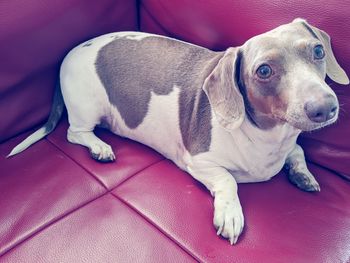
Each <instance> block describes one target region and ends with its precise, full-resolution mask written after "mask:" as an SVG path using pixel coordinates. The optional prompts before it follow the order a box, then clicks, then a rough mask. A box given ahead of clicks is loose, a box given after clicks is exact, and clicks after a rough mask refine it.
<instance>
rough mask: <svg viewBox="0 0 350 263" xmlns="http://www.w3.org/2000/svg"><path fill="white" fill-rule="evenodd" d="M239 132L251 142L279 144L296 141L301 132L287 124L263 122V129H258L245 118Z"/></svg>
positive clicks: (248, 118)
mask: <svg viewBox="0 0 350 263" xmlns="http://www.w3.org/2000/svg"><path fill="white" fill-rule="evenodd" d="M268 125H270V126H269V127H268ZM240 130H241V131H242V132H243V133H244V134H245V135H246V136H247V137H248V138H249V139H250V140H252V141H253V142H254V141H256V142H258V141H259V142H265V143H272V144H273V143H281V142H283V141H285V140H296V138H297V137H298V135H299V134H300V133H301V130H299V129H297V128H295V127H293V126H291V125H290V124H288V123H280V122H276V123H275V122H274V121H273V120H272V121H271V122H270V123H269V122H267V121H265V127H259V126H258V125H257V124H256V123H254V122H252V120H251V118H250V117H248V116H246V117H245V119H244V121H243V123H242V125H241V127H240Z"/></svg>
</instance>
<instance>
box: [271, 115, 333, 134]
mask: <svg viewBox="0 0 350 263" xmlns="http://www.w3.org/2000/svg"><path fill="white" fill-rule="evenodd" d="M274 118H276V119H278V120H279V121H282V122H286V123H289V124H290V125H291V126H293V127H294V128H296V129H299V130H301V131H309V132H310V131H315V130H319V129H322V128H324V127H326V126H329V125H332V124H334V123H335V122H336V121H337V120H338V113H337V114H336V115H335V116H334V117H333V118H332V119H330V120H327V121H324V122H313V121H311V120H309V119H308V118H307V117H306V116H304V115H303V114H288V115H285V116H281V115H274Z"/></svg>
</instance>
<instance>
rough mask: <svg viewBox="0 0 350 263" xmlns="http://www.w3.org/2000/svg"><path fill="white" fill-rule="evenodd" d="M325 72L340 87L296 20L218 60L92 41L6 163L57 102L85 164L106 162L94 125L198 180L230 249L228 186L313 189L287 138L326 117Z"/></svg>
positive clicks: (333, 116)
mask: <svg viewBox="0 0 350 263" xmlns="http://www.w3.org/2000/svg"><path fill="white" fill-rule="evenodd" d="M326 74H327V75H328V76H329V77H330V78H331V79H332V80H334V81H335V82H338V83H340V84H348V83H349V80H348V77H347V76H346V74H345V72H344V71H343V70H342V69H341V67H340V66H339V65H338V63H337V61H336V59H335V58H334V55H333V52H332V49H331V46H330V38H329V36H328V35H327V34H326V33H325V32H323V31H321V30H319V29H317V28H315V27H313V26H311V25H309V24H308V23H307V22H306V21H305V20H302V19H296V20H294V21H293V22H292V23H289V24H286V25H282V26H280V27H278V28H276V29H274V30H272V31H269V32H267V33H265V34H262V35H259V36H256V37H253V38H252V39H250V40H248V41H247V42H246V43H245V44H244V45H242V46H240V47H234V48H229V49H227V50H226V51H224V52H213V51H211V50H208V49H205V48H203V47H199V46H196V45H192V44H189V43H185V42H182V41H178V40H175V39H171V38H168V37H163V36H158V35H153V34H147V33H140V32H119V33H111V34H107V35H103V36H100V37H97V38H94V39H92V40H90V41H88V42H86V43H83V44H81V45H79V46H77V47H76V48H74V49H73V50H72V51H71V52H70V53H69V54H68V55H67V56H66V58H65V59H64V61H63V64H62V66H61V72H60V86H61V90H60V89H59V88H57V89H56V95H55V98H54V103H53V107H52V111H51V115H50V117H49V119H48V121H47V123H46V124H45V125H44V126H43V127H42V128H41V129H39V130H38V131H37V132H35V133H34V134H32V135H31V136H29V137H28V138H27V139H26V140H25V141H23V142H22V143H21V144H19V145H18V146H16V147H15V148H14V149H13V151H12V152H11V153H10V155H9V156H11V155H14V154H17V153H19V152H21V151H23V150H24V149H26V148H27V147H28V146H30V145H31V144H33V143H34V142H36V141H38V140H40V139H41V138H43V137H44V136H45V135H47V134H48V133H50V132H51V131H52V130H53V129H54V128H55V126H56V124H57V122H58V120H59V119H60V117H61V115H62V111H63V107H64V104H65V106H66V108H67V111H68V117H69V123H70V127H69V129H68V135H67V138H68V140H69V141H70V142H72V143H76V144H80V145H83V146H86V147H88V148H89V150H90V152H91V155H92V157H93V158H95V159H97V160H99V161H113V160H114V159H115V156H114V153H113V150H112V148H111V147H110V146H109V145H108V144H106V143H105V142H103V141H101V140H100V139H99V138H97V137H96V136H95V134H94V132H93V131H94V128H95V127H96V126H99V125H100V126H103V127H105V128H108V129H109V130H110V131H112V132H113V133H115V134H118V135H120V136H123V137H127V138H130V139H133V140H136V141H139V142H141V143H143V144H146V145H148V146H150V147H152V148H154V149H155V150H157V151H158V152H160V153H162V154H163V155H164V156H166V157H167V158H169V159H170V160H172V161H173V162H174V163H175V164H176V165H177V166H178V167H180V168H181V169H183V170H185V171H187V172H188V173H190V174H191V175H192V176H193V177H194V178H195V179H197V180H198V181H200V182H201V183H203V184H204V185H205V186H206V187H207V188H208V189H209V190H210V192H211V194H212V195H213V196H214V198H215V199H214V209H215V211H214V225H215V227H216V229H217V234H218V235H219V234H221V235H222V236H223V237H225V238H228V239H229V240H230V242H231V244H233V243H236V241H237V238H238V236H239V235H240V233H241V231H242V229H243V226H244V217H243V213H242V208H241V204H240V201H239V198H238V195H237V183H247V182H260V181H266V180H269V179H270V178H271V177H273V176H274V175H276V174H277V173H278V172H279V171H280V170H281V169H282V168H283V166H284V165H286V168H287V170H288V174H289V179H290V180H291V181H292V182H293V183H294V184H296V185H297V186H298V187H299V188H301V189H303V190H306V191H319V190H320V187H319V185H318V183H317V181H316V180H315V178H314V177H313V175H312V174H311V173H310V172H309V170H308V169H307V167H306V163H305V159H304V153H303V150H302V148H301V147H300V146H298V145H297V144H296V140H297V137H298V135H299V134H300V132H301V131H311V130H314V129H319V128H321V127H324V126H326V125H329V124H332V123H334V122H335V121H336V120H337V117H338V112H339V105H338V100H337V97H336V95H335V93H334V92H333V91H332V89H331V88H330V87H329V86H328V85H327V84H326V83H325V81H324V80H325V77H326ZM61 91H62V95H63V99H64V102H63V100H62V96H61Z"/></svg>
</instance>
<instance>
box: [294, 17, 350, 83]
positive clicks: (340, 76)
mask: <svg viewBox="0 0 350 263" xmlns="http://www.w3.org/2000/svg"><path fill="white" fill-rule="evenodd" d="M293 22H294V23H301V24H302V25H303V26H304V27H305V28H306V29H307V30H308V31H309V32H310V33H311V34H312V35H313V36H314V37H315V38H317V39H318V40H320V41H321V42H322V44H323V45H324V48H325V50H326V67H327V75H328V76H329V77H330V78H331V79H332V80H333V81H335V82H337V83H339V84H342V85H348V84H349V78H348V76H347V75H346V73H345V71H344V69H342V68H341V66H340V65H339V64H338V62H337V60H336V58H335V56H334V54H333V50H332V47H331V38H330V37H329V35H328V34H327V33H326V32H324V31H323V30H321V29H319V28H317V27H314V26H312V25H310V24H309V23H308V22H307V21H306V20H304V19H301V18H297V19H294V21H293Z"/></svg>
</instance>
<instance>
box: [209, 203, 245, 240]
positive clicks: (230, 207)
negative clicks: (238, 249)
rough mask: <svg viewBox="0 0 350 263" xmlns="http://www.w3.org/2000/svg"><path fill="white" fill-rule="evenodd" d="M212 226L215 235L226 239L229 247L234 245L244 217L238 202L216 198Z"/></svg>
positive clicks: (241, 228) (242, 225)
mask: <svg viewBox="0 0 350 263" xmlns="http://www.w3.org/2000/svg"><path fill="white" fill-rule="evenodd" d="M214 209H215V210H214V226H215V228H216V229H217V235H221V236H223V237H224V238H227V239H228V240H229V241H230V243H231V245H232V244H236V242H237V239H238V236H239V235H240V234H241V232H242V230H243V227H244V216H243V212H242V207H241V204H240V202H239V200H238V198H237V199H236V200H225V199H224V198H222V197H220V196H218V197H215V200H214Z"/></svg>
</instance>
